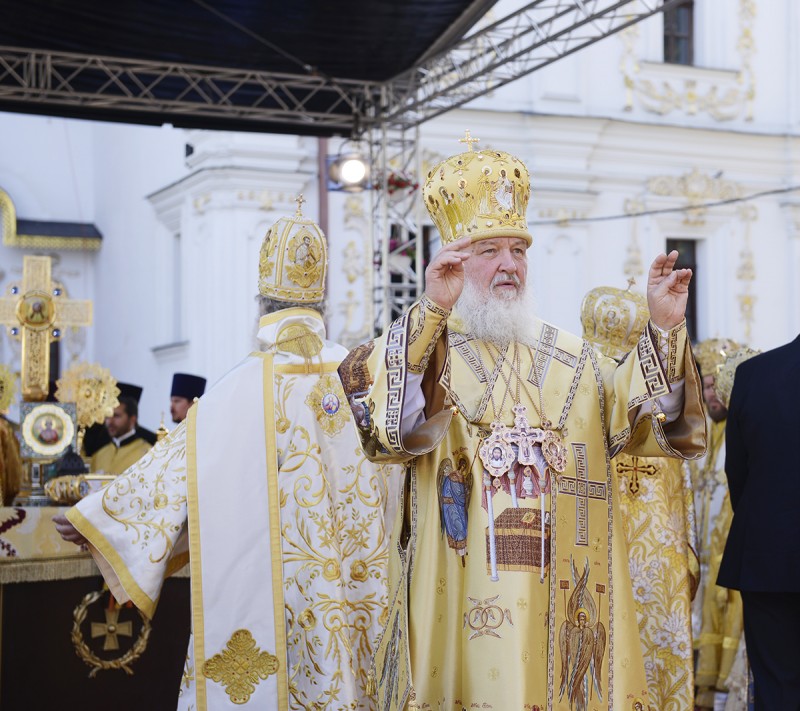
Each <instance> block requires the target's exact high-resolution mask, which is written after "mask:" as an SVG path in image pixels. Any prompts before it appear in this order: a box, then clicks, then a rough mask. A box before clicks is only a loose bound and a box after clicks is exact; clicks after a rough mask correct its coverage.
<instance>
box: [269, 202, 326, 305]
mask: <svg viewBox="0 0 800 711" xmlns="http://www.w3.org/2000/svg"><path fill="white" fill-rule="evenodd" d="M303 202H304V200H303V196H302V195H300V196H298V198H297V212H296V213H295V215H294V217H281V218H280V219H279V220H278V221H277V222H276V223H275V224H274V225H272V227H270V228H269V231H268V232H267V234H266V236H265V237H264V243H263V244H262V245H261V257H260V259H259V262H258V291H259V293H260V294H261V295H262V296H267V297H269V298H270V299H275V300H277V301H291V302H298V303H316V302H318V301H322V299H323V297H324V296H325V273H326V270H327V265H328V245H327V243H326V241H325V235H324V234H323V233H322V230H321V229H320V228H319V225H317V224H316V223H315V222H314V221H313V220H310V219H307V218H305V217H303V214H302V211H301V209H300V208H301V205H302V203H303Z"/></svg>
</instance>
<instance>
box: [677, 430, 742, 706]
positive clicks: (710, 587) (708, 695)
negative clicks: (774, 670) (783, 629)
mask: <svg viewBox="0 0 800 711" xmlns="http://www.w3.org/2000/svg"><path fill="white" fill-rule="evenodd" d="M724 459H725V421H722V422H714V423H711V428H710V438H709V447H708V452H707V453H706V456H705V457H704V458H703V459H702V460H699V461H697V462H689V469H690V471H691V477H692V483H693V489H694V491H695V502H696V511H697V518H698V526H697V528H698V552H699V554H700V563H701V577H700V588H699V589H698V592H697V597H696V598H695V601H694V608H695V617H696V618H697V621H696V623H695V624H696V626H695V640H694V646H695V649H696V651H697V656H696V663H695V684H696V686H697V691H696V697H695V701H696V704H697V706H698V708H713V706H714V696H715V691H716V690H720V691H724V690H726V689H727V681H726V680H727V677H728V675H729V673H730V671H731V667H732V665H733V661H734V659H735V657H736V654H737V651H738V648H739V645H740V644H741V631H742V626H743V618H742V602H741V596H740V595H739V593H738V592H737V591H734V590H728V589H726V588H721V587H719V586H718V585H717V584H716V580H717V573H718V572H719V566H720V562H721V561H722V553H723V550H724V549H725V542H726V540H727V538H728V531H729V529H730V524H731V518H732V515H733V512H732V510H731V506H730V499H729V497H728V485H727V481H726V479H725V470H724Z"/></svg>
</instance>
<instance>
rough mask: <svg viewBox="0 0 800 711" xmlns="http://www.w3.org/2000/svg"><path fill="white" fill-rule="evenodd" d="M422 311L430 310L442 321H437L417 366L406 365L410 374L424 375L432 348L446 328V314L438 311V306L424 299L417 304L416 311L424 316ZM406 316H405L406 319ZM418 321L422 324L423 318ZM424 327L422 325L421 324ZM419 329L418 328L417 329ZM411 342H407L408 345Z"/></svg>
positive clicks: (440, 310)
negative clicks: (440, 317)
mask: <svg viewBox="0 0 800 711" xmlns="http://www.w3.org/2000/svg"><path fill="white" fill-rule="evenodd" d="M424 309H430V310H431V311H433V313H436V314H439V315H440V316H442V317H443V318H442V320H441V321H439V324H438V325H437V326H436V329H435V330H434V332H433V335H432V336H431V340H430V342H429V343H428V345H427V347H426V348H425V353H423V354H422V359H421V360H420V362H419V365H414V364H412V363H408V371H409V372H410V373H417V374H419V373H424V372H425V371H426V370H427V368H428V361H429V360H430V358H431V354H432V353H433V350H434V348H436V344H437V343H438V341H439V339H440V338H441V337H442V333H444V330H445V329H446V328H447V315H448V314H447V312H446V311H443V310H442V309H440V308H439V307H438V306H435V305H434V304H433V302H432V301H430V300H427V299H424V298H423V300H422V301H421V302H420V303H419V306H418V309H417V310H418V311H422V312H423V314H424ZM407 317H408V314H406V318H407ZM420 320H421V321H423V322H424V320H425V319H424V316H423V315H421V316H420ZM423 326H424V323H423ZM418 328H419V327H418ZM412 342H413V341H411V340H409V345H410V344H411V343H412Z"/></svg>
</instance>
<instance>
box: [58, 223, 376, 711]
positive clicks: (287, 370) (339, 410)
mask: <svg viewBox="0 0 800 711" xmlns="http://www.w3.org/2000/svg"><path fill="white" fill-rule="evenodd" d="M302 244H306V245H308V247H307V253H306V256H305V257H301V256H300V255H298V254H297V250H298V248H299V247H298V246H299V245H302ZM308 253H311V254H313V255H315V257H316V260H315V261H314V263H313V264H312V265H310V267H309V266H308V264H307V259H308V257H307V255H308ZM326 261H327V260H326V244H325V239H324V236H323V235H322V233H321V231H320V230H319V227H317V226H316V225H315V224H314V223H313V221H311V220H309V219H306V218H304V217H302V215H301V214H300V211H299V209H298V213H297V215H295V216H294V218H292V219H288V218H281V219H280V220H279V221H278V222H277V223H276V224H275V225H274V226H273V227H272V228H271V229H270V231H269V232H268V234H267V237H266V239H265V241H264V244H263V246H262V251H261V260H260V274H261V280H260V283H259V288H260V293H261V295H262V299H261V305H262V311H264V312H265V315H264V316H262V318H261V320H260V323H259V331H258V341H259V346H260V350H259V351H258V352H256V353H252V354H251V355H250V356H248V357H247V358H245V359H244V360H243V361H242V362H241V363H239V364H238V365H237V366H236V367H234V368H233V369H232V370H231V371H230V372H229V373H227V374H226V375H225V376H223V378H222V379H220V381H219V382H217V383H216V385H215V386H214V387H212V388H211V389H210V390H209V391H207V392H206V393H205V394H204V395H203V397H202V398H200V399H199V400H198V402H197V403H196V404H195V405H194V406H193V407H192V408H191V409H190V410H189V413H188V417H187V419H186V420H185V421H184V422H182V423H181V424H180V425H179V426H178V427H177V428H176V429H175V430H174V431H173V432H172V433H171V434H170V435H169V436H168V437H166V438H165V439H163V440H162V441H161V442H159V443H157V444H156V445H155V447H153V449H152V450H151V452H150V453H149V454H147V455H145V456H144V457H143V458H142V459H141V460H140V461H139V462H138V463H137V464H136V465H135V466H134V467H133V468H131V469H130V470H129V471H128V472H126V473H125V474H124V475H122V476H121V477H118V478H117V479H115V480H114V481H113V482H112V483H111V484H110V485H109V486H108V487H107V488H106V489H104V490H103V491H100V492H98V493H96V494H94V495H92V496H89V497H87V498H85V499H83V500H82V501H80V502H79V503H78V505H77V506H75V507H74V508H72V509H70V510H69V512H68V513H67V518H68V520H69V521H66V520H58V521H57V525H58V526H59V527H60V530H62V531H63V533H62V535H67V536H70V537H71V539H72V540H78V541H79V540H80V539H79V538H75V533H76V529H77V532H79V533H80V534H82V535H83V537H85V538H86V539H87V540H88V542H89V544H90V547H91V551H92V554H93V555H94V557H95V560H96V561H97V563H98V565H99V566H100V568H101V571H102V572H103V574H104V576H105V578H106V580H107V581H108V583H109V587H110V588H111V591H112V592H113V594H114V595H115V597H116V598H117V599H118V600H119V601H124V600H127V599H130V600H132V601H133V602H134V603H135V604H136V606H137V607H139V608H140V609H141V610H142V611H143V612H145V613H146V614H147V615H148V616H150V615H152V613H153V611H154V609H155V607H156V605H157V603H158V597H159V593H160V591H161V586H162V583H163V580H164V578H165V577H166V576H167V575H169V574H170V573H171V572H172V571H174V570H175V569H177V568H179V567H180V566H181V565H183V564H184V563H186V561H187V557H188V559H189V563H190V568H191V577H192V641H191V643H190V647H189V652H188V655H187V659H186V664H185V668H184V675H183V678H182V680H181V683H180V697H179V699H178V708H179V709H180V710H181V711H190V710H191V711H221V710H222V709H240V708H244V709H254V710H258V711H261V710H262V709H270V710H276V711H287V710H289V709H291V710H292V711H305V710H306V709H352V710H353V711H355V710H356V709H374V708H375V700H374V699H373V698H371V697H370V696H369V695H368V694H367V693H366V687H367V681H368V679H367V672H368V669H369V665H370V661H371V657H372V653H373V651H374V644H375V640H376V638H377V634H378V631H379V629H380V626H381V625H382V624H383V623H384V622H385V620H386V615H387V587H386V579H387V560H386V559H387V547H388V540H387V536H386V535H385V527H384V516H385V513H386V509H387V504H388V502H387V498H388V497H387V485H388V484H389V482H388V481H387V477H386V476H385V475H384V470H383V468H381V467H376V466H375V465H372V464H371V463H370V462H368V461H366V459H365V457H364V454H363V452H362V450H361V448H360V446H359V444H358V438H357V435H356V433H355V425H354V424H353V421H352V418H351V414H350V410H349V408H348V406H347V402H346V400H345V396H344V392H343V390H342V386H341V383H340V381H339V378H338V376H337V374H336V368H337V366H338V365H339V363H340V361H341V360H342V358H343V357H344V356H345V355H346V353H347V352H346V350H345V349H344V348H342V347H341V346H339V345H337V344H335V343H332V342H330V341H328V340H326V339H325V326H324V324H323V321H322V316H321V314H320V307H321V302H322V297H323V286H324V283H325V265H326ZM275 309H277V310H275ZM220 442H223V443H224V446H220ZM69 522H71V524H72V526H73V528H72V530H70V529H69ZM187 553H188V556H187ZM146 681H147V680H146V679H143V680H142V682H143V683H146ZM177 682H178V680H177V679H176V687H177Z"/></svg>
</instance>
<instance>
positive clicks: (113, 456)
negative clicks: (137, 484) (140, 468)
mask: <svg viewBox="0 0 800 711" xmlns="http://www.w3.org/2000/svg"><path fill="white" fill-rule="evenodd" d="M149 451H150V445H149V444H148V443H147V442H146V441H145V440H143V439H142V438H141V437H137V438H136V439H134V440H133V441H132V442H123V443H122V446H121V447H117V446H116V445H115V444H114V443H113V442H109V443H108V444H107V445H105V446H104V447H101V448H100V449H98V450H97V451H96V452H95V453H94V454H93V455H92V465H91V466H92V472H105V473H106V474H122V473H123V472H124V471H125V470H126V469H128V468H129V467H132V466H133V465H134V464H136V462H138V461H139V460H140V459H141V458H142V457H143V456H144V455H145V454H147V453H148V452H149Z"/></svg>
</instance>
